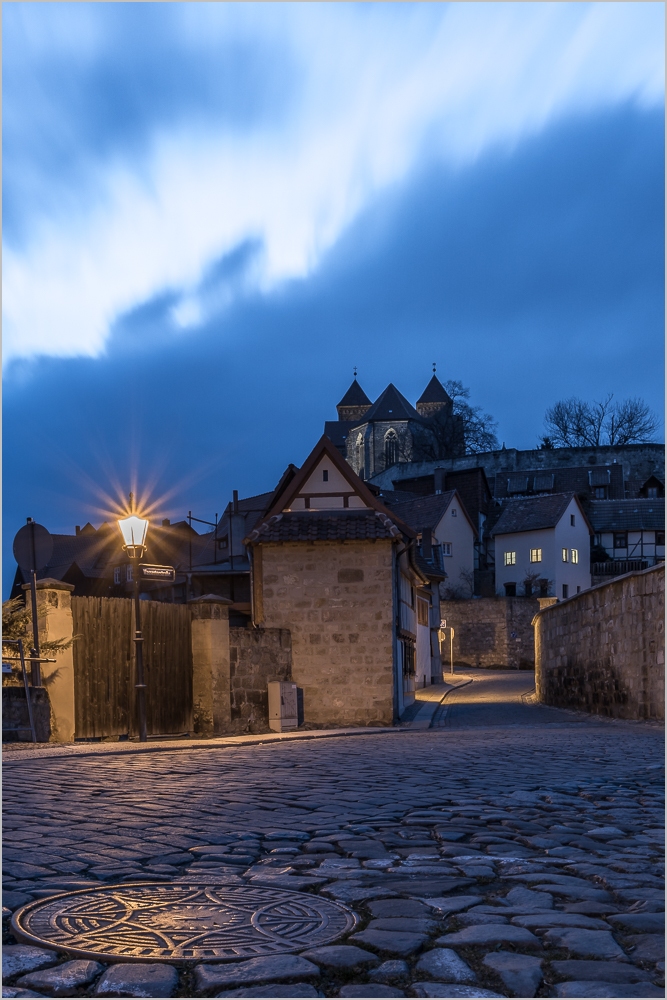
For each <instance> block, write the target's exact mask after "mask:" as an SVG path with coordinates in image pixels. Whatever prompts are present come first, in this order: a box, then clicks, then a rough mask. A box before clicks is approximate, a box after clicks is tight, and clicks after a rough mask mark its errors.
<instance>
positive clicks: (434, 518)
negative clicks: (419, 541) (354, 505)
mask: <svg viewBox="0 0 667 1000" xmlns="http://www.w3.org/2000/svg"><path fill="white" fill-rule="evenodd" d="M396 492H398V491H396ZM399 495H400V494H399ZM453 496H454V490H448V492H446V493H437V494H436V493H434V494H433V495H432V496H430V497H417V498H416V499H415V500H403V499H402V498H401V499H400V500H394V499H393V498H391V499H389V498H388V497H387V495H386V494H384V495H383V497H382V502H383V503H385V504H386V505H387V507H389V508H390V509H391V510H395V511H396V513H397V514H398V516H399V517H400V518H401V519H402V520H403V521H405V523H406V524H409V525H410V527H411V528H414V529H415V531H421V530H422V528H431V530H433V529H434V528H435V526H436V525H437V524H438V522H439V521H440V518H441V517H442V515H443V514H444V512H445V511H446V510H447V507H448V506H449V504H450V502H451V499H452V497H453Z"/></svg>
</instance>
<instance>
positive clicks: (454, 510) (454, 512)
mask: <svg viewBox="0 0 667 1000" xmlns="http://www.w3.org/2000/svg"><path fill="white" fill-rule="evenodd" d="M452 517H458V512H457V510H456V507H454V509H453V510H452Z"/></svg>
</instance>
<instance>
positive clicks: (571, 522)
mask: <svg viewBox="0 0 667 1000" xmlns="http://www.w3.org/2000/svg"><path fill="white" fill-rule="evenodd" d="M570 524H571V525H572V527H573V528H574V526H575V524H576V520H575V515H574V514H570Z"/></svg>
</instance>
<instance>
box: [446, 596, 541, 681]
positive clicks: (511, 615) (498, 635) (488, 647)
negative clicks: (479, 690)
mask: <svg viewBox="0 0 667 1000" xmlns="http://www.w3.org/2000/svg"><path fill="white" fill-rule="evenodd" d="M538 608H539V604H538V601H537V599H536V598H532V597H480V598H473V599H471V600H468V601H443V600H441V601H440V617H441V618H444V619H446V621H447V625H448V626H450V625H452V626H453V627H454V663H455V664H457V665H458V666H464V667H503V668H507V667H511V668H514V669H519V670H531V669H532V668H533V667H534V665H535V643H534V638H533V627H532V621H533V618H534V616H535V612H536V611H537V610H538ZM443 666H444V667H445V669H446V668H447V667H448V666H449V633H447V640H446V642H445V643H444V644H443Z"/></svg>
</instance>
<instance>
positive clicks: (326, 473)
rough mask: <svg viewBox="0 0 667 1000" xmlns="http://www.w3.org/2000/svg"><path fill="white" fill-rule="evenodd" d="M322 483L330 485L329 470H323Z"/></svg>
mask: <svg viewBox="0 0 667 1000" xmlns="http://www.w3.org/2000/svg"><path fill="white" fill-rule="evenodd" d="M322 482H324V483H328V482H329V470H328V469H322Z"/></svg>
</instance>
